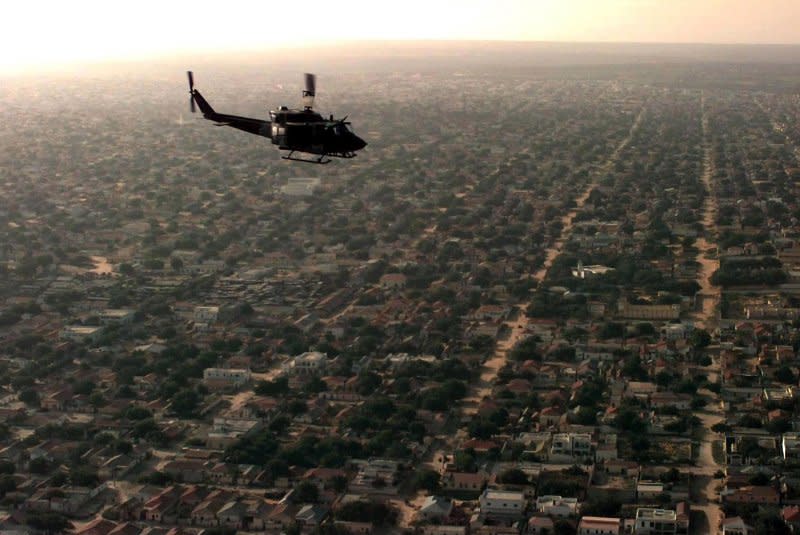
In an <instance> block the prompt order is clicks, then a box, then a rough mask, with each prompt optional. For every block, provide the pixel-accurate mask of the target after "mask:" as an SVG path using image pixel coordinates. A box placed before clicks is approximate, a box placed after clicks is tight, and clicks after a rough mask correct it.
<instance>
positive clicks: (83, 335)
mask: <svg viewBox="0 0 800 535" xmlns="http://www.w3.org/2000/svg"><path fill="white" fill-rule="evenodd" d="M101 331H102V329H101V328H100V327H92V326H89V325H68V326H66V327H64V328H63V329H61V332H60V333H59V334H58V337H59V339H60V340H65V341H70V342H84V341H89V342H93V341H95V340H96V339H97V338H98V337H99V336H100V333H101Z"/></svg>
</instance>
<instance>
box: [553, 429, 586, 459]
mask: <svg viewBox="0 0 800 535" xmlns="http://www.w3.org/2000/svg"><path fill="white" fill-rule="evenodd" d="M550 456H551V460H552V459H558V458H561V457H564V458H566V457H568V458H569V459H570V460H573V459H586V458H591V457H592V435H590V434H589V433H556V434H554V435H553V443H552V445H551V446H550Z"/></svg>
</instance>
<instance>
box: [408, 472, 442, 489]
mask: <svg viewBox="0 0 800 535" xmlns="http://www.w3.org/2000/svg"><path fill="white" fill-rule="evenodd" d="M414 488H415V489H416V490H420V489H424V490H427V491H428V492H430V493H431V494H433V493H435V492H437V491H438V490H439V488H440V485H439V474H438V473H437V472H435V471H433V470H430V469H428V468H420V469H419V470H417V473H416V474H414Z"/></svg>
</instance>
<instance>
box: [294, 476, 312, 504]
mask: <svg viewBox="0 0 800 535" xmlns="http://www.w3.org/2000/svg"><path fill="white" fill-rule="evenodd" d="M292 500H293V501H294V502H295V503H317V502H318V501H319V488H317V486H316V485H315V484H314V483H312V482H311V481H301V482H300V483H299V484H298V485H297V486H296V487H295V488H294V493H292Z"/></svg>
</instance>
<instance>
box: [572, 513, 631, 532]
mask: <svg viewBox="0 0 800 535" xmlns="http://www.w3.org/2000/svg"><path fill="white" fill-rule="evenodd" d="M620 533H622V521H621V520H620V519H619V518H611V517H606V516H585V517H583V518H581V521H580V523H579V524H578V535H620Z"/></svg>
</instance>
